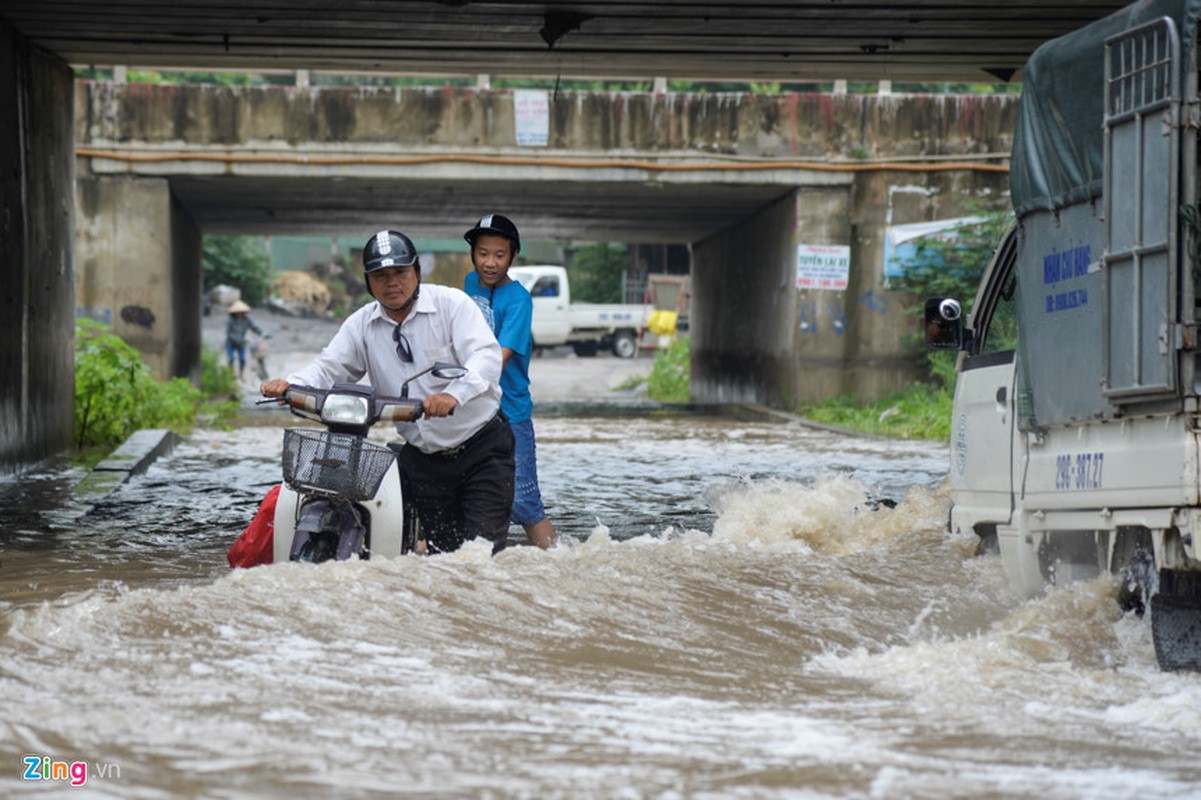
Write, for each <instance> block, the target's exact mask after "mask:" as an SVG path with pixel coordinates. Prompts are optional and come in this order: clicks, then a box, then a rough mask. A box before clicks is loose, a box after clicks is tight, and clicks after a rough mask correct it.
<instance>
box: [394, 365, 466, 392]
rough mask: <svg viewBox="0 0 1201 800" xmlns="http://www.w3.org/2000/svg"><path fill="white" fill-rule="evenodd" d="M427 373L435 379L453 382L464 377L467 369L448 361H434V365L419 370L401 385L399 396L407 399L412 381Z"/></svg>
mask: <svg viewBox="0 0 1201 800" xmlns="http://www.w3.org/2000/svg"><path fill="white" fill-rule="evenodd" d="M427 372H432V373H434V375H435V376H436V377H438V378H442V379H443V380H448V381H449V380H454V379H455V378H461V377H463V376H464V375H466V374H467V367H464V366H461V365H459V364H452V363H451V362H449V361H435V362H434V365H433V366H432V367H426V368H425V369H423V370H421V372H418V373H417V374H416V375H414V376H413V377H411V378H409V379H408V380H407V381H405V382H404V383H403V384H401V386H400V396H401V397H408V396H409V384H410V383H412V382H413V381H415V380H417V379H418V378H420V377H421V376H422V375H424V374H426V373H427Z"/></svg>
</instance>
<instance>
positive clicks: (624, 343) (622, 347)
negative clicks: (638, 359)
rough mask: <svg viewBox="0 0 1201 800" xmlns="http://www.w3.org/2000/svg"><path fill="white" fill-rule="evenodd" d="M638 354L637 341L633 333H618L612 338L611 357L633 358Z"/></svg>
mask: <svg viewBox="0 0 1201 800" xmlns="http://www.w3.org/2000/svg"><path fill="white" fill-rule="evenodd" d="M637 352H638V340H637V339H635V338H634V332H633V331H618V332H617V333H616V334H615V335H614V336H613V355H615V356H617V357H618V358H633V357H634V354H635V353H637Z"/></svg>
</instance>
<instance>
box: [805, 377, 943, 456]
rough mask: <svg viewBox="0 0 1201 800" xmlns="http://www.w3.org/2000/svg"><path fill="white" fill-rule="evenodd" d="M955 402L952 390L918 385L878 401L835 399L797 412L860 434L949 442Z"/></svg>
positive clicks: (853, 398)
mask: <svg viewBox="0 0 1201 800" xmlns="http://www.w3.org/2000/svg"><path fill="white" fill-rule="evenodd" d="M952 399H953V393H952V391H951V390H949V389H946V388H944V387H941V386H934V385H931V384H926V383H916V384H913V385H912V386H910V387H909V388H908V389H906V390H904V391H902V392H894V393H893V394H890V395H888V396H887V397H885V398H883V399H881V400H877V401H874V402H863V401H861V400H859V399H858V398H855V397H834V398H830V399H828V400H823V401H822V402H820V403H814V404H811V405H802V406H799V407H798V408H797V409H796V413H797V414H798V415H800V416H802V417H805V418H806V419H810V420H813V421H814V422H820V423H823V424H825V425H835V426H837V427H840V428H846V429H848V430H852V431H857V432H859V433H870V434H876V435H880V436H891V437H893V438H896V439H932V440H935V441H943V442H946V441H950V438H951V401H952Z"/></svg>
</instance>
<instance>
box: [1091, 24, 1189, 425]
mask: <svg viewBox="0 0 1201 800" xmlns="http://www.w3.org/2000/svg"><path fill="white" fill-rule="evenodd" d="M1180 59H1181V57H1180V38H1179V36H1178V33H1177V30H1176V25H1175V23H1174V22H1173V21H1172V20H1171V19H1169V18H1167V17H1163V18H1160V19H1158V20H1155V21H1153V22H1150V23H1147V24H1145V25H1140V26H1138V27H1136V28H1131V29H1129V30H1127V31H1123V32H1122V33H1120V34H1118V35H1117V36H1114V37H1112V38H1110V39H1109V40H1107V41H1106V43H1105V117H1104V129H1105V149H1104V184H1103V186H1104V223H1103V230H1104V252H1103V254H1102V257H1101V270H1102V294H1103V299H1104V309H1105V318H1104V321H1103V323H1102V353H1103V359H1104V368H1105V387H1104V393H1105V395H1106V396H1107V397H1108V398H1109V400H1110V402H1112V403H1115V404H1118V405H1122V404H1130V403H1135V402H1143V401H1147V400H1156V399H1162V398H1164V397H1168V396H1172V395H1174V394H1175V392H1176V389H1177V385H1178V374H1177V373H1178V361H1177V353H1176V351H1177V350H1178V349H1179V348H1180V347H1181V346H1182V343H1181V341H1180V340H1181V339H1182V334H1183V331H1182V330H1181V328H1180V326H1179V324H1178V323H1179V322H1180V320H1179V319H1178V311H1177V309H1178V298H1177V292H1178V286H1179V277H1178V269H1177V265H1178V263H1179V253H1178V236H1177V227H1176V223H1175V220H1176V208H1177V204H1178V203H1179V196H1178V195H1179V175H1180V150H1181V128H1180V107H1181V103H1180V95H1181V92H1180V82H1181V80H1180V75H1181V65H1180Z"/></svg>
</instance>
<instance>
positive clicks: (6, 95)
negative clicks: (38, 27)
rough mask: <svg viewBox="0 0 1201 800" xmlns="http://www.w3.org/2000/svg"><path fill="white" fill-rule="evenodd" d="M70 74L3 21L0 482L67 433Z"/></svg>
mask: <svg viewBox="0 0 1201 800" xmlns="http://www.w3.org/2000/svg"><path fill="white" fill-rule="evenodd" d="M73 92H74V80H73V78H72V74H71V70H70V69H69V68H68V67H67V65H66V64H65V63H63V62H62V61H60V60H59V59H58V58H56V57H54V56H52V55H50V54H48V53H46V52H44V51H41V50H38V49H36V48H34V47H32V46H31V45H30V44H29V43H28V42H27V41H26V40H25V39H23V38H22V37H21V36H20V35H18V34H17V33H16V32H15V31H14V30H13V29H12V28H10V27H8V26H7V25H5V24H4V23H3V21H0V108H3V109H5V111H4V113H2V114H0V261H2V263H3V268H2V269H0V376H2V378H3V379H2V380H0V473H12V472H15V471H16V470H17V469H18V468H19V467H21V466H22V465H24V464H28V463H30V462H33V461H37V460H39V459H42V458H44V457H46V456H50V455H53V454H55V453H58V452H60V451H62V450H64V449H65V448H67V447H69V446H70V444H71V440H72V434H73V426H74V349H73V345H74V323H73V319H74V302H73V295H74V261H73V255H72V254H73V248H72V244H73V239H74V237H73V235H72V225H73V221H72V205H73V204H72V197H73V196H74V192H73V189H72V186H73V182H74V165H75V156H74V147H75V142H74V137H73V136H72V131H73V129H72V125H71V97H72V93H73Z"/></svg>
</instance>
